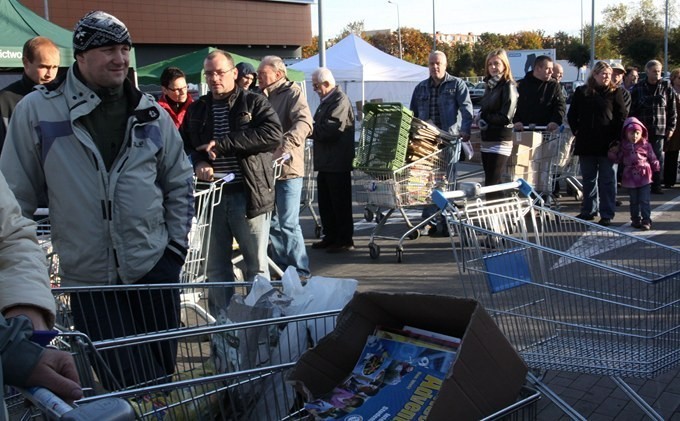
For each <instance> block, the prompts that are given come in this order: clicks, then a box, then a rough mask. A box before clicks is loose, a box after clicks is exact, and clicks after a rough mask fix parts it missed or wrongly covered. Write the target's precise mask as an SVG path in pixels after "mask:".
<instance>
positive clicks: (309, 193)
mask: <svg viewBox="0 0 680 421" xmlns="http://www.w3.org/2000/svg"><path fill="white" fill-rule="evenodd" d="M315 191H316V177H315V173H314V141H313V140H312V139H307V143H306V144H305V175H304V182H303V185H302V195H301V196H300V212H302V211H304V210H306V209H309V213H310V214H311V215H312V219H313V220H314V236H315V237H316V238H321V223H320V221H319V216H318V215H317V214H316V211H315V210H314V192H315Z"/></svg>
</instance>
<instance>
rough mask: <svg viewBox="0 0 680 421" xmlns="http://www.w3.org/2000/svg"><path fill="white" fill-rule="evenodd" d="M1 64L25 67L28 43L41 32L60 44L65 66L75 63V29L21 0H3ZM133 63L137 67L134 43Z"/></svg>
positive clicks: (131, 57)
mask: <svg viewBox="0 0 680 421" xmlns="http://www.w3.org/2000/svg"><path fill="white" fill-rule="evenodd" d="M0 22H2V30H0V32H1V33H2V36H1V37H0V68H5V69H7V68H23V67H24V64H23V63H22V62H21V58H22V57H23V49H24V44H25V43H26V41H28V40H29V39H31V38H33V37H36V36H38V35H40V36H44V37H47V38H49V39H51V40H52V41H53V42H54V43H55V44H57V47H59V55H60V56H61V67H68V66H70V65H71V63H73V32H71V31H69V30H67V29H64V28H62V27H61V26H59V25H55V24H54V23H52V22H50V21H48V20H45V19H43V18H42V17H41V16H39V15H37V14H36V13H34V12H33V11H32V10H31V9H29V8H27V7H26V6H24V5H22V4H21V3H19V1H18V0H0ZM130 67H136V59H135V50H134V47H133V48H132V50H131V51H130Z"/></svg>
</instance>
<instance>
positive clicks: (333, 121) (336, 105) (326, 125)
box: [310, 86, 354, 172]
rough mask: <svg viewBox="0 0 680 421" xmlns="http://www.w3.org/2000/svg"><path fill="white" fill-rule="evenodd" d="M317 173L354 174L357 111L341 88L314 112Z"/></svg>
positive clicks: (315, 164)
mask: <svg viewBox="0 0 680 421" xmlns="http://www.w3.org/2000/svg"><path fill="white" fill-rule="evenodd" d="M310 137H311V138H312V139H314V170H316V171H321V172H348V171H352V162H353V161H354V111H352V104H351V103H350V101H349V98H347V95H345V93H344V92H342V90H341V89H340V87H339V86H338V87H336V88H335V91H333V92H332V93H331V94H330V95H329V96H328V97H327V98H326V99H324V100H323V101H321V104H319V107H318V108H317V109H316V112H315V113H314V131H313V132H312V135H311V136H310Z"/></svg>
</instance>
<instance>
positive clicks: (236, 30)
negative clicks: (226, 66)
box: [21, 0, 313, 66]
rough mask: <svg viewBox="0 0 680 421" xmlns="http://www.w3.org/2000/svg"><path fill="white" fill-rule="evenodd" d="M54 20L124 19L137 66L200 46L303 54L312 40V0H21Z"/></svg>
mask: <svg viewBox="0 0 680 421" xmlns="http://www.w3.org/2000/svg"><path fill="white" fill-rule="evenodd" d="M21 2H22V4H24V5H25V6H26V7H28V8H30V9H31V10H33V11H34V12H35V13H37V14H39V15H40V16H43V17H45V16H46V17H48V18H49V20H50V21H51V22H53V23H56V24H57V25H59V26H62V27H64V28H66V29H69V30H71V29H73V27H74V26H75V24H76V22H77V21H78V19H80V18H81V17H82V16H83V15H85V14H86V13H87V12H89V11H91V10H98V9H99V10H104V11H106V12H108V13H111V14H112V15H114V16H116V17H118V18H119V19H120V20H122V21H123V22H125V24H126V25H127V27H128V29H129V30H130V34H131V35H132V41H133V43H134V45H135V50H136V56H137V66H144V65H146V64H150V63H155V62H157V61H160V60H163V59H166V58H170V57H174V56H177V55H180V54H185V53H189V52H192V51H195V50H196V49H198V48H201V47H206V46H210V47H217V48H223V49H226V50H228V51H231V52H234V53H236V54H240V55H243V56H247V57H251V58H261V57H263V56H265V55H269V54H275V55H278V56H281V57H283V58H293V57H300V56H301V47H302V46H305V45H308V44H309V43H310V42H311V39H312V23H311V7H312V3H313V0H190V1H187V0H142V1H139V0H137V1H134V0H114V1H111V0H51V1H50V0H21Z"/></svg>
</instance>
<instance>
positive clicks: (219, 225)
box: [206, 192, 271, 315]
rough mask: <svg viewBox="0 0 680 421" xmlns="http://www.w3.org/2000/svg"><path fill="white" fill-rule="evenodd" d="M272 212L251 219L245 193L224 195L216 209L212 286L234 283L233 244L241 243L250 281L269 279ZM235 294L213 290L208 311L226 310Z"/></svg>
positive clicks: (211, 242) (212, 226)
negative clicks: (247, 214)
mask: <svg viewBox="0 0 680 421" xmlns="http://www.w3.org/2000/svg"><path fill="white" fill-rule="evenodd" d="M270 220H271V214H270V213H269V212H267V213H264V214H262V215H258V216H256V217H254V218H251V219H248V218H247V217H246V195H245V193H243V192H236V193H234V192H222V198H221V200H220V203H219V204H218V205H217V206H216V207H215V209H213V220H212V224H210V233H209V239H208V247H209V249H208V263H207V270H206V271H207V276H208V281H209V282H234V281H235V280H236V279H235V276H234V265H233V264H232V262H231V260H232V258H233V254H234V253H233V249H232V245H233V241H234V238H235V239H236V241H237V242H238V245H239V249H240V251H241V254H242V255H243V261H244V263H245V266H246V273H245V277H246V279H245V280H246V281H247V282H252V281H253V280H255V275H260V276H263V277H265V278H267V279H269V262H268V260H267V244H268V242H269V224H270ZM233 294H234V291H233V288H228V289H227V290H223V289H221V288H213V289H211V291H210V294H209V296H208V311H210V313H211V314H212V315H217V314H218V310H219V309H226V307H227V305H229V300H230V299H231V296H232V295H233Z"/></svg>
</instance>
